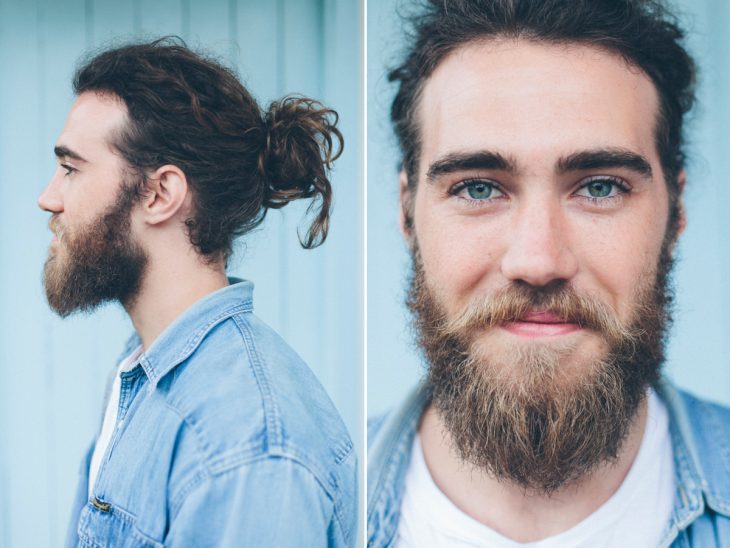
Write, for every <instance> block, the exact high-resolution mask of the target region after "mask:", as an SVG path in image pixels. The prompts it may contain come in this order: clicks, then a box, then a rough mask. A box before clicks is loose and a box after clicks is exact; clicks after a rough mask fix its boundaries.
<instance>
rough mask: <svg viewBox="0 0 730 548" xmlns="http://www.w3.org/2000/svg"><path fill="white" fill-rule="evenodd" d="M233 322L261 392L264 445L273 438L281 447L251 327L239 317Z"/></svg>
mask: <svg viewBox="0 0 730 548" xmlns="http://www.w3.org/2000/svg"><path fill="white" fill-rule="evenodd" d="M233 321H234V323H235V324H236V326H238V330H239V332H240V333H241V337H242V339H243V342H244V347H245V349H246V354H247V355H248V358H249V362H250V364H251V369H252V370H253V374H254V378H255V379H256V383H257V384H258V386H259V391H260V392H261V397H262V399H263V408H264V424H265V425H266V436H265V440H266V444H267V446H268V445H269V444H270V442H271V441H272V440H271V438H273V441H274V443H275V444H276V445H281V444H282V442H283V439H282V432H281V428H280V427H279V410H278V408H277V405H276V400H275V399H274V395H273V392H272V390H271V385H270V382H269V377H268V372H267V370H266V368H265V366H264V363H263V360H262V357H261V354H260V352H259V351H258V350H257V348H256V342H255V340H254V337H253V333H252V332H251V326H250V325H248V322H247V321H245V319H244V318H241V317H240V316H233Z"/></svg>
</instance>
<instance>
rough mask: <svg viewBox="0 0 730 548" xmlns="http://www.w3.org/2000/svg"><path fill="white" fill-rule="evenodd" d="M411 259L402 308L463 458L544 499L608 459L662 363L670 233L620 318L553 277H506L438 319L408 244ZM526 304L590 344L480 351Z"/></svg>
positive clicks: (616, 450)
mask: <svg viewBox="0 0 730 548" xmlns="http://www.w3.org/2000/svg"><path fill="white" fill-rule="evenodd" d="M412 261H413V267H412V276H411V280H410V289H409V294H408V299H407V305H408V307H409V309H410V310H411V312H412V314H413V318H414V327H415V331H416V335H417V340H418V343H419V345H420V347H421V349H422V350H423V351H424V354H425V358H426V361H427V363H428V365H429V369H428V378H427V384H428V387H429V389H430V395H431V402H432V404H433V405H434V407H435V410H436V411H437V413H438V415H439V416H440V418H441V421H442V424H443V425H444V427H445V428H446V430H447V434H448V436H449V437H450V439H451V441H452V445H453V448H454V449H455V450H456V453H457V455H458V457H459V458H460V459H461V460H462V461H463V462H464V463H465V464H467V465H470V466H472V467H476V468H477V469H481V470H483V471H486V472H487V473H488V474H489V475H491V476H492V477H494V478H497V479H499V480H506V481H510V482H513V483H514V484H516V485H519V486H520V487H522V488H523V489H525V490H526V491H529V492H534V493H543V494H547V495H550V494H552V493H554V492H555V491H557V490H558V489H560V488H562V487H565V486H567V485H570V484H577V483H578V482H579V481H580V480H581V479H582V478H585V477H587V475H588V474H590V473H591V472H592V471H594V470H595V469H596V468H597V467H598V466H600V465H601V464H605V463H610V462H612V461H615V460H616V459H617V457H618V455H619V452H620V449H621V447H622V444H623V442H624V440H625V439H626V438H627V436H628V432H629V430H630V427H631V425H632V423H633V421H634V418H635V417H636V415H637V411H638V409H639V406H640V404H641V402H642V401H643V399H644V398H645V396H646V393H647V389H648V387H649V386H651V385H652V384H654V383H655V382H656V381H657V380H658V378H659V373H660V369H661V364H662V362H663V361H664V347H665V344H666V332H667V329H668V326H669V325H670V323H671V314H670V310H671V303H672V291H671V288H670V283H669V274H670V272H671V268H672V258H671V244H670V239H669V238H667V239H666V240H665V243H664V245H663V248H662V252H661V256H660V259H659V263H658V266H657V270H656V275H655V276H654V277H653V278H654V279H653V280H652V279H651V277H649V279H647V280H644V281H643V282H642V283H641V284H640V286H639V287H637V291H636V295H635V298H634V307H633V317H632V318H631V320H630V321H629V322H628V323H627V324H626V325H624V324H622V323H621V322H619V321H618V319H617V318H616V316H615V313H614V312H613V311H612V310H611V309H610V307H608V306H607V305H605V304H604V303H602V302H601V301H599V300H597V299H595V298H592V297H589V296H584V295H578V294H577V293H576V292H575V290H574V289H573V288H572V287H571V286H570V285H569V284H567V283H563V282H556V283H552V284H550V285H548V286H544V287H535V286H530V285H528V284H526V283H524V282H519V281H518V282H513V283H512V284H511V285H510V286H508V287H507V288H505V289H504V290H502V291H500V292H499V293H497V294H495V295H492V296H490V297H487V298H482V299H480V300H476V301H473V302H471V303H470V304H469V305H468V306H467V308H466V309H465V310H464V311H463V312H462V313H461V314H459V315H458V316H456V317H452V318H449V317H448V315H447V314H446V313H445V311H444V310H443V307H442V306H441V305H440V304H439V303H438V302H437V300H436V297H435V296H434V295H433V293H432V292H431V290H430V289H429V287H428V286H427V283H426V279H425V273H424V268H423V265H422V262H421V258H420V254H419V251H418V247H417V245H416V246H415V247H414V250H413V253H412ZM534 310H540V311H547V312H552V313H554V314H556V315H557V316H558V317H560V318H562V319H563V320H564V321H567V322H569V323H575V324H578V325H579V326H580V327H582V328H584V330H588V331H590V332H591V334H592V335H594V336H593V337H592V338H597V339H598V342H599V343H600V344H599V345H598V349H597V350H596V351H595V352H593V353H591V352H585V353H583V355H580V354H578V353H577V352H576V347H575V344H573V345H572V346H571V345H569V344H562V345H560V344H544V343H539V342H530V341H523V342H520V343H515V344H514V345H513V346H511V347H506V346H507V345H505V344H504V342H502V343H501V347H492V348H490V347H489V344H488V341H489V337H490V335H492V333H488V332H487V330H489V329H491V328H496V327H497V326H499V325H500V324H503V323H505V322H510V321H518V320H519V319H520V318H521V317H522V316H523V315H524V314H525V313H526V312H529V311H534ZM480 335H482V336H483V337H480ZM480 338H481V339H482V341H480V340H479V339H480ZM485 339H486V341H487V342H484V340H485ZM503 340H504V339H502V341H503ZM586 354H587V355H586ZM571 362H573V363H571Z"/></svg>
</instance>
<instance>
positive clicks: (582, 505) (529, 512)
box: [419, 398, 647, 542]
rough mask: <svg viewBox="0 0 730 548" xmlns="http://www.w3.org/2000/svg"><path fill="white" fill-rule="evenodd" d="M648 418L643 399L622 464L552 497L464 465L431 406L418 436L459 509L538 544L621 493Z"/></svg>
mask: <svg viewBox="0 0 730 548" xmlns="http://www.w3.org/2000/svg"><path fill="white" fill-rule="evenodd" d="M646 415H647V399H646V398H645V399H644V401H643V402H642V404H641V406H640V408H639V411H638V412H637V415H636V417H635V419H634V421H633V424H632V425H631V429H630V431H629V435H628V437H627V439H626V440H625V441H624V443H623V446H622V449H621V452H620V453H619V456H618V459H617V460H616V461H614V462H611V463H607V464H604V465H601V466H600V467H599V468H598V469H597V470H596V471H594V472H593V473H591V474H590V476H589V477H586V478H583V479H582V480H581V481H580V482H579V483H577V484H574V485H569V486H567V487H564V488H562V489H561V490H559V491H558V492H556V493H552V494H551V495H545V494H543V493H534V492H526V491H525V489H524V488H523V487H521V486H519V485H516V484H514V483H511V482H509V481H504V480H498V479H496V478H495V477H493V476H491V475H489V474H487V473H486V472H482V471H478V470H474V469H473V468H472V467H469V466H465V465H464V464H463V462H462V461H461V460H460V459H459V458H458V456H457V453H456V451H455V449H454V448H453V444H452V442H451V439H450V437H449V435H448V431H447V430H446V428H445V426H444V424H443V422H442V421H441V418H440V417H439V415H438V412H437V411H436V410H435V409H434V408H433V406H430V407H429V408H428V409H427V410H426V412H425V413H424V415H423V419H422V421H421V426H420V428H419V435H420V438H421V445H422V447H423V454H424V458H425V461H426V464H427V466H428V469H429V471H430V473H431V477H432V478H433V480H434V482H435V483H436V485H437V486H438V487H439V489H440V490H441V491H442V492H443V493H444V494H445V495H446V496H447V497H448V498H449V499H450V500H451V501H452V502H453V503H454V504H455V505H456V506H457V507H458V508H459V509H460V510H462V511H463V512H465V513H466V514H468V515H469V516H471V517H472V518H474V519H476V520H477V521H479V522H481V523H483V524H485V525H487V526H488V527H490V528H491V529H493V530H494V531H496V532H498V533H499V534H501V535H503V536H505V537H507V538H510V539H512V540H514V541H517V542H534V541H537V540H542V539H544V538H547V537H550V536H553V535H557V534H559V533H562V532H563V531H567V530H568V529H570V528H571V527H573V526H575V525H577V524H578V523H580V522H581V521H582V520H584V519H585V518H586V517H588V516H589V515H590V514H592V513H593V512H595V511H596V510H597V509H598V508H599V507H600V506H601V505H602V504H603V503H604V502H606V501H607V500H608V499H609V498H610V497H611V495H613V494H614V493H615V492H616V491H617V490H618V488H619V487H620V486H621V483H622V482H623V480H624V479H625V478H626V475H627V474H628V472H629V469H630V468H631V465H632V464H633V462H634V460H635V458H636V455H637V453H638V451H639V447H640V446H641V440H642V437H643V434H644V427H645V424H646Z"/></svg>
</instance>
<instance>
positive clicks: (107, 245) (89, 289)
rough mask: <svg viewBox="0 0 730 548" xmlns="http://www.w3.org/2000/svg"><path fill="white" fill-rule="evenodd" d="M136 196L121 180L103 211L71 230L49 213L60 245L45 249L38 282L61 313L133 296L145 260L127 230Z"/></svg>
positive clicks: (124, 300) (128, 300) (87, 309)
mask: <svg viewBox="0 0 730 548" xmlns="http://www.w3.org/2000/svg"><path fill="white" fill-rule="evenodd" d="M136 199H137V193H136V192H135V190H134V188H133V185H130V184H128V183H126V184H122V186H121V189H120V191H119V195H118V196H117V198H116V200H115V202H114V203H113V204H112V205H111V206H109V207H108V208H107V210H106V211H104V212H103V213H102V214H101V215H99V216H98V217H97V218H96V219H94V220H92V221H91V222H89V223H88V224H86V225H84V226H82V227H80V228H77V229H75V230H73V231H71V230H69V229H68V228H67V227H66V228H64V227H63V226H62V225H61V224H60V221H59V220H58V217H57V216H56V215H54V216H53V217H52V218H51V221H50V223H49V225H50V227H51V229H52V230H53V231H54V232H55V233H56V234H58V235H59V238H58V245H59V247H60V246H63V249H58V250H57V251H56V252H55V253H53V252H51V253H50V254H49V257H48V259H47V260H46V263H45V266H44V269H43V285H44V288H45V291H46V298H47V299H48V304H49V305H50V307H51V308H52V309H53V310H54V311H55V312H56V313H57V314H58V315H59V316H61V317H62V318H65V317H66V316H69V315H70V314H72V313H74V312H91V311H92V310H94V309H96V308H97V307H98V306H100V305H102V304H103V303H106V302H113V301H119V302H121V303H122V304H124V305H129V304H131V303H132V302H133V301H134V299H135V297H136V295H137V293H138V292H139V288H140V286H141V283H142V277H143V275H144V272H145V268H146V265H147V255H146V254H145V252H144V250H143V249H142V248H141V246H140V245H139V244H138V243H137V242H136V241H135V240H134V239H133V237H132V235H131V230H130V229H131V211H132V206H133V205H134V204H135V203H136ZM62 252H63V253H62ZM62 255H63V256H62Z"/></svg>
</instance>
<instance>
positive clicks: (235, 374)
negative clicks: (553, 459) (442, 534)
mask: <svg viewBox="0 0 730 548" xmlns="http://www.w3.org/2000/svg"><path fill="white" fill-rule="evenodd" d="M74 90H75V92H76V95H77V99H76V102H75V103H74V105H73V107H72V108H71V111H70V113H69V116H68V119H67V121H66V124H65V126H64V128H63V131H62V133H61V135H60V137H59V138H58V142H57V145H56V147H55V153H56V156H57V157H58V168H57V170H56V172H55V174H54V175H53V178H52V179H51V181H50V183H49V184H48V187H47V188H46V189H45V190H44V192H43V194H42V195H41V196H40V198H39V205H40V207H41V208H43V209H44V210H46V211H49V212H51V213H52V214H53V215H52V217H51V220H50V228H51V230H52V231H53V232H54V234H55V238H54V240H53V243H52V244H51V249H50V252H49V257H48V260H47V262H46V265H45V272H44V283H45V289H46V294H47V296H48V302H49V304H50V305H51V307H52V308H53V309H54V310H55V311H56V312H57V313H58V314H59V315H61V316H67V315H69V314H72V313H74V312H77V311H90V310H93V309H94V308H96V307H97V306H98V305H100V304H101V303H104V302H108V301H118V302H120V303H121V304H122V305H123V306H124V308H125V310H126V312H127V313H128V314H129V316H130V318H131V320H132V323H133V324H134V327H135V330H136V334H135V335H134V336H133V337H132V339H131V340H130V342H129V344H128V347H127V349H126V351H125V353H124V354H123V357H122V359H121V360H120V362H119V366H118V368H117V372H116V374H115V375H114V381H113V384H112V387H111V391H110V392H109V395H108V403H107V406H106V413H105V415H104V420H103V423H102V427H101V431H100V433H99V435H98V438H97V440H96V443H95V445H94V446H93V447H92V449H91V450H90V451H89V453H88V455H87V457H86V459H85V461H84V463H83V466H82V474H81V480H80V483H79V489H78V493H77V496H76V502H75V505H74V507H73V510H72V518H71V527H70V530H69V535H68V541H67V545H68V546H77V545H83V546H162V545H165V546H351V545H353V543H354V542H355V540H354V539H355V537H356V508H357V500H356V481H357V480H356V465H355V455H354V452H353V445H352V442H351V440H350V438H349V436H348V434H347V431H346V429H345V427H344V424H343V423H342V421H341V419H340V417H339V415H338V414H337V412H336V410H335V408H334V406H333V405H332V403H331V401H330V400H329V398H328V397H327V395H326V394H325V392H324V390H323V388H322V387H321V385H320V384H319V383H318V382H317V380H316V379H315V377H314V375H313V374H312V373H311V371H310V370H309V369H308V368H307V366H306V365H305V364H304V363H303V362H302V361H301V359H300V358H299V357H298V356H297V355H296V354H295V353H294V352H293V350H291V349H290V348H289V347H288V346H287V345H286V343H284V342H283V341H282V340H281V339H280V338H279V337H278V336H277V335H276V334H275V333H274V332H273V331H272V330H271V329H270V328H268V327H267V326H266V325H264V324H263V323H262V322H261V321H260V320H258V319H257V318H256V317H255V316H254V315H253V314H252V307H253V303H252V290H253V287H252V284H251V283H250V282H246V281H241V280H229V279H227V278H226V274H225V267H226V263H227V260H228V258H229V256H230V253H231V248H232V243H233V239H234V237H236V236H239V235H241V234H244V233H246V232H248V231H250V230H251V229H252V228H254V227H256V226H257V225H258V224H259V223H260V222H261V221H262V220H263V218H264V215H265V214H266V211H267V210H268V209H269V208H280V207H283V206H285V205H286V204H287V203H288V202H290V201H293V200H296V199H300V198H312V199H315V200H317V203H316V204H315V205H318V207H316V208H315V210H314V220H313V222H312V225H311V227H310V230H309V233H308V234H307V236H306V238H305V239H304V240H303V243H302V245H303V246H305V247H314V246H316V245H318V244H320V243H321V242H322V241H323V240H324V238H325V237H326V234H327V228H328V221H329V207H330V204H331V187H330V183H329V180H328V178H327V171H328V169H329V167H330V164H331V162H332V161H333V160H334V159H336V158H337V156H338V155H339V150H340V149H341V144H342V137H341V135H340V133H339V131H338V130H337V128H336V127H335V122H336V118H337V115H336V113H335V112H334V111H331V110H328V109H325V108H323V107H322V106H321V105H319V104H318V103H316V102H314V101H312V100H309V99H305V98H287V99H283V100H282V101H279V102H275V103H272V105H271V106H270V107H269V109H268V110H267V111H265V112H261V110H260V109H259V107H258V105H257V104H256V102H255V100H254V99H253V97H252V96H251V95H250V94H249V92H248V91H247V90H246V89H245V88H244V87H243V86H242V85H241V84H240V82H239V81H238V80H237V79H236V77H235V76H234V75H233V74H232V73H231V72H230V71H229V70H227V69H225V68H224V67H222V66H221V65H219V64H218V63H217V62H215V61H213V60H211V59H207V58H204V57H202V56H199V55H197V54H195V53H193V52H192V51H190V50H189V49H187V47H185V45H184V44H182V43H180V42H178V41H175V40H167V39H163V40H158V41H155V42H152V43H143V44H132V45H128V46H123V47H120V48H116V49H112V50H109V51H106V52H103V53H100V54H99V55H97V56H95V57H94V58H92V59H91V60H89V61H88V62H87V63H85V64H84V65H83V66H82V67H81V68H80V69H79V70H78V72H77V74H76V76H75V79H74Z"/></svg>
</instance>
